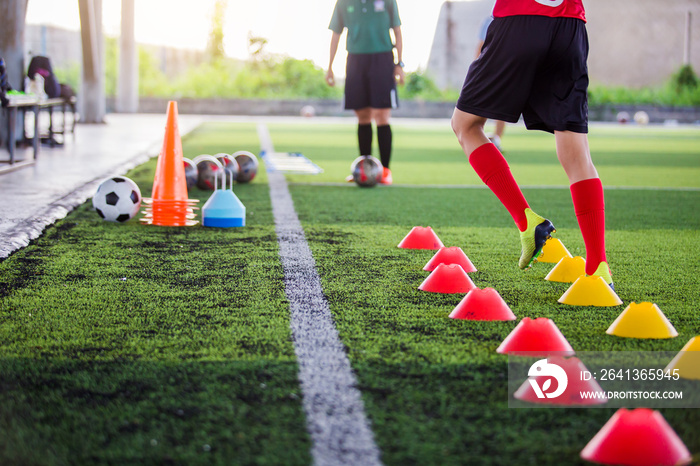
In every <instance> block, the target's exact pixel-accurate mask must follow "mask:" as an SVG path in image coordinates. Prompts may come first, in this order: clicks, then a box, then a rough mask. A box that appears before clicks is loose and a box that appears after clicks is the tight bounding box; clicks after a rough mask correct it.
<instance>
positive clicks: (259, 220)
mask: <svg viewBox="0 0 700 466" xmlns="http://www.w3.org/2000/svg"><path fill="white" fill-rule="evenodd" d="M348 121H349V120H348ZM393 126H394V138H395V139H394V140H395V155H394V159H393V163H392V171H393V172H394V181H395V182H396V184H397V185H396V186H392V187H377V188H373V189H360V188H357V187H356V186H354V184H348V183H344V182H343V179H344V177H345V176H346V175H347V174H348V171H349V165H350V162H351V161H352V159H353V158H354V157H355V156H356V139H355V133H354V131H355V126H354V125H353V124H352V123H343V124H337V123H318V122H316V121H315V120H313V119H307V120H300V122H299V123H296V124H281V123H274V124H272V123H271V124H269V125H268V127H269V130H270V134H271V137H272V139H273V143H274V145H275V148H276V149H277V150H278V151H298V152H302V153H303V154H304V155H306V156H308V157H310V158H311V159H312V160H313V161H314V162H315V163H317V164H319V165H320V166H321V167H322V168H324V170H325V171H324V173H323V174H321V175H317V176H308V175H307V176H305V175H293V176H288V179H289V180H290V191H291V193H292V196H293V199H294V202H295V208H296V210H297V213H298V214H299V218H300V220H301V222H302V225H303V227H304V229H305V232H306V238H307V240H308V242H309V245H310V247H311V250H312V252H313V254H314V258H315V260H316V264H317V268H318V272H319V275H320V277H321V280H322V284H323V290H324V293H325V295H326V297H327V299H328V301H329V304H330V307H331V311H332V313H333V316H334V318H335V323H336V326H337V328H338V330H339V333H340V337H341V339H342V341H343V343H344V344H345V345H346V347H347V351H348V355H349V357H350V360H351V363H352V367H353V369H354V370H355V372H356V375H357V377H358V387H359V388H360V390H361V392H362V395H363V399H364V402H365V408H366V412H367V415H368V417H369V419H370V421H371V423H372V429H373V432H374V434H375V438H376V441H377V444H378V446H379V448H380V450H381V453H382V461H383V462H384V463H385V464H387V465H412V464H416V465H418V464H420V465H450V464H455V465H458V464H460V465H461V464H493V465H502V464H534V465H538V466H542V465H560V464H578V463H581V462H582V461H581V460H580V459H579V456H578V455H579V452H580V450H581V449H582V448H583V446H585V444H586V443H587V442H588V440H590V438H591V437H592V436H593V435H595V433H596V432H597V431H598V430H599V429H600V428H601V427H602V425H603V424H604V423H605V422H606V421H607V420H608V419H609V417H610V416H611V415H612V413H613V412H614V411H615V410H614V409H611V408H589V409H571V408H568V409H545V408H532V409H512V408H508V395H507V386H508V383H507V382H508V380H507V357H506V356H503V355H499V354H497V353H496V352H495V349H496V348H497V347H498V345H499V344H500V343H501V342H502V341H503V339H504V338H505V337H506V336H507V335H508V333H509V332H510V331H511V330H512V329H513V327H514V326H515V325H516V323H517V321H515V322H468V321H457V320H453V319H449V318H448V317H447V316H448V314H449V313H450V312H451V311H452V309H454V307H455V306H456V304H457V303H458V302H459V300H460V299H461V298H462V295H442V294H435V293H426V292H422V291H420V290H418V285H419V284H420V283H421V282H422V281H423V279H424V278H425V277H426V276H427V275H428V273H427V272H424V271H423V270H422V267H423V266H424V265H425V263H426V262H427V261H428V260H429V259H430V258H431V257H432V255H433V253H434V252H433V251H420V250H405V249H399V248H397V247H396V246H397V244H398V243H399V241H401V239H402V238H403V237H404V236H405V235H406V234H407V233H408V231H409V230H410V229H411V227H413V226H416V225H424V226H425V225H430V226H432V227H433V228H434V230H435V231H436V233H437V234H438V235H439V236H440V238H441V239H442V241H443V242H444V243H445V245H447V246H460V247H461V248H462V249H463V250H464V251H465V253H466V254H467V255H468V256H469V258H470V259H471V261H472V262H473V263H474V265H475V266H476V267H477V268H478V271H477V272H475V273H473V274H470V275H471V277H472V279H473V281H474V282H475V284H476V285H477V286H479V287H487V286H490V287H493V288H495V289H496V290H498V291H499V293H500V294H501V296H502V297H503V298H504V299H505V300H506V302H507V303H508V304H509V306H510V307H511V309H512V310H513V312H514V313H515V314H516V316H517V317H518V319H520V318H522V317H526V316H528V317H550V318H552V319H553V320H554V321H555V323H556V324H557V326H558V327H559V328H560V330H561V331H562V333H563V334H564V335H565V337H566V338H567V339H568V341H569V342H570V343H571V345H572V346H573V348H574V349H575V350H577V351H635V350H643V351H671V352H675V351H678V350H680V348H681V347H682V346H683V345H684V344H685V343H686V342H687V341H688V340H689V339H690V338H691V337H692V336H695V335H698V334H700V314H699V312H700V311H698V309H699V307H698V302H700V294H699V293H698V289H700V252H698V250H699V248H698V247H699V246H700V233H699V232H698V230H699V227H700V215H698V213H697V206H698V205H699V203H700V190H698V189H697V188H700V176H698V175H700V131H699V130H698V129H697V128H656V127H647V128H639V127H635V126H626V127H622V126H610V127H593V128H592V129H591V134H590V144H591V148H592V151H593V154H594V161H595V162H596V164H597V167H598V169H599V171H600V173H601V176H602V177H603V181H604V183H605V184H606V186H618V187H621V188H620V189H608V190H607V191H606V206H607V226H608V234H607V243H608V256H609V261H610V265H611V267H612V269H613V274H614V279H615V284H616V287H617V290H618V293H619V295H620V297H621V298H622V299H623V301H624V302H625V304H628V303H629V302H631V301H637V302H640V301H651V302H654V303H656V304H657V305H658V306H659V307H660V308H661V309H662V310H663V312H664V313H665V314H666V316H667V317H668V318H669V320H670V321H671V322H672V324H673V325H674V326H675V328H676V330H677V331H678V333H679V336H678V337H677V338H674V339H669V340H635V339H622V338H617V337H613V336H609V335H606V334H605V330H606V329H607V327H608V326H609V325H610V323H612V321H613V320H614V319H615V318H616V317H617V315H618V314H619V313H620V312H621V311H622V309H623V307H622V306H620V307H614V308H593V307H572V306H566V305H562V304H559V303H558V302H557V299H558V298H559V296H561V294H562V293H563V292H564V291H565V290H566V288H567V284H562V283H552V282H547V281H545V280H544V276H545V275H546V273H547V272H548V271H549V270H550V269H551V267H552V265H553V264H542V263H538V264H535V266H534V267H533V268H532V269H531V270H528V271H524V272H523V271H521V270H519V269H518V268H517V258H518V256H519V248H520V246H519V241H518V235H517V231H516V229H515V227H514V225H513V222H512V220H511V219H510V217H509V216H508V215H507V213H506V212H505V210H504V209H503V208H502V206H501V205H500V203H499V202H498V201H497V199H496V198H495V196H493V194H491V193H490V192H489V191H488V190H487V189H484V188H483V187H481V182H480V180H478V177H476V175H475V174H474V173H473V172H472V171H471V168H470V167H469V165H468V163H467V162H466V158H465V156H464V154H462V152H461V150H460V149H459V147H458V145H457V144H456V141H455V139H454V135H452V134H451V130H450V129H449V125H448V124H445V122H442V123H432V122H431V123H420V124H419V123H403V122H402V123H395V124H394V125H393ZM506 131H507V132H506V137H505V138H504V147H505V153H506V156H507V158H508V160H509V163H510V164H511V166H512V167H513V172H514V174H515V176H516V178H517V179H518V180H519V181H520V182H521V183H523V184H524V185H528V186H531V187H529V188H526V189H524V192H525V195H526V197H527V198H528V200H529V201H530V203H531V205H532V207H533V209H534V210H535V211H537V212H540V213H542V214H544V215H546V216H548V217H549V218H551V219H552V221H553V222H554V224H555V225H556V227H557V237H558V238H560V239H561V240H562V242H563V243H564V244H565V246H566V247H567V248H568V249H569V250H570V251H571V252H572V254H574V255H583V254H584V246H583V240H582V238H581V236H580V232H579V231H578V227H577V223H576V218H575V216H574V214H573V206H572V204H571V198H570V194H569V191H568V189H567V186H566V185H567V183H566V178H565V177H564V175H563V172H562V170H561V168H560V167H559V165H558V163H557V161H556V156H555V155H554V142H553V138H552V137H551V135H547V134H540V133H535V132H525V131H524V130H523V129H522V128H520V127H517V126H509V127H508V129H507V130H506ZM258 148H259V142H258V140H257V134H256V126H255V124H253V123H250V124H230V123H223V122H216V123H208V124H206V125H203V126H201V127H200V128H198V129H197V130H196V131H195V132H193V133H191V134H190V135H189V136H188V137H187V138H185V140H184V141H183V152H184V155H185V156H186V157H190V158H193V157H195V156H196V155H199V154H202V153H208V154H216V153H219V152H228V153H231V152H234V151H236V150H250V151H252V152H255V153H257V152H258ZM154 170H155V159H154V160H151V161H150V162H148V163H147V164H145V165H143V166H141V167H138V168H137V169H135V170H133V171H131V172H130V173H129V174H128V176H129V177H131V178H132V179H134V180H135V181H136V182H137V183H138V184H139V186H140V187H141V190H142V192H143V194H144V196H148V195H149V190H150V187H151V184H152V181H153V175H154ZM266 179H267V178H266V175H265V173H264V169H263V167H262V166H261V169H260V170H259V173H258V176H257V177H256V179H255V180H254V181H253V183H251V184H247V185H236V186H235V188H234V191H235V192H236V194H237V196H238V197H239V198H240V199H241V201H242V202H243V203H244V204H245V205H246V208H247V219H246V222H247V226H246V227H245V228H239V229H212V228H203V227H201V226H195V227H189V228H188V227H177V228H171V227H153V226H146V225H141V224H140V223H139V222H138V221H137V220H132V221H130V222H128V223H127V224H125V225H114V224H111V223H107V222H103V221H101V220H100V219H99V218H98V216H97V215H96V214H95V213H94V212H92V211H91V209H90V204H89V203H87V204H86V205H83V206H81V207H80V208H78V209H77V210H76V211H74V212H72V213H71V214H70V215H69V216H68V217H67V218H66V219H65V220H62V221H60V222H58V223H57V224H56V225H55V226H53V227H51V228H49V229H47V231H46V233H45V234H44V235H43V236H42V237H41V238H39V239H38V240H36V241H34V242H33V243H32V244H31V245H30V246H28V247H27V248H24V249H22V250H20V251H17V252H16V253H14V254H12V255H11V256H10V257H9V258H7V259H6V260H4V261H2V262H0V463H1V464H42V465H44V464H47V465H54V464H56V465H59V464H311V461H312V460H311V456H310V439H309V435H308V434H307V432H306V426H305V419H304V415H303V410H302V407H301V397H302V393H301V389H300V387H299V385H298V382H297V378H296V377H297V365H296V360H295V356H294V350H293V346H292V342H291V332H290V329H289V309H288V303H287V301H286V299H285V296H284V281H283V274H282V269H281V266H280V263H279V257H278V249H277V240H276V236H275V228H274V223H273V218H272V214H271V207H270V201H269V194H268V187H267V185H266ZM438 185H440V186H438ZM457 185H462V186H461V187H460V186H457ZM464 186H472V187H464ZM545 187H546V188H545ZM659 187H661V188H669V189H650V188H659ZM623 188H624V189H623ZM637 188H640V189H637ZM689 188H690V189H689ZM210 194H211V193H210V192H205V191H200V190H197V189H194V190H192V191H191V192H190V197H193V198H198V199H200V206H201V204H203V203H204V202H205V201H206V199H207V198H208V196H209V195H210ZM661 411H662V413H663V415H664V416H665V418H666V419H667V420H668V422H669V424H671V425H672V426H673V428H674V429H675V430H676V432H677V433H678V434H679V436H680V437H681V438H682V439H683V441H684V442H685V444H686V446H687V447H688V448H689V449H690V450H691V452H693V453H694V455H695V461H696V462H697V461H699V460H700V457H698V455H699V454H700V429H698V426H700V411H699V410H697V409H685V410H683V409H662V410H661Z"/></svg>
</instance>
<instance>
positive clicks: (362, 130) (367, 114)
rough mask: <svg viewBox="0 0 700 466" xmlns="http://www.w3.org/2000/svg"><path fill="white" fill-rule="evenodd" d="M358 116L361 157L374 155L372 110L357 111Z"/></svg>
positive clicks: (369, 108) (366, 108)
mask: <svg viewBox="0 0 700 466" xmlns="http://www.w3.org/2000/svg"><path fill="white" fill-rule="evenodd" d="M355 115H356V116H357V143H358V146H359V148H360V155H372V138H373V134H372V108H371V107H365V108H360V109H357V110H355Z"/></svg>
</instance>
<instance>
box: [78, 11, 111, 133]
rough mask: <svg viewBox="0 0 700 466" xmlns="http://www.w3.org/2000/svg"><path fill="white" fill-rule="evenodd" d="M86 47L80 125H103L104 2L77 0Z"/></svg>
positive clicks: (80, 102)
mask: <svg viewBox="0 0 700 466" xmlns="http://www.w3.org/2000/svg"><path fill="white" fill-rule="evenodd" d="M78 7H79V9H80V35H81V39H82V45H83V82H82V87H81V95H80V96H78V99H79V105H80V122H81V123H104V116H105V113H106V105H107V104H106V100H105V68H104V36H103V35H102V0H78Z"/></svg>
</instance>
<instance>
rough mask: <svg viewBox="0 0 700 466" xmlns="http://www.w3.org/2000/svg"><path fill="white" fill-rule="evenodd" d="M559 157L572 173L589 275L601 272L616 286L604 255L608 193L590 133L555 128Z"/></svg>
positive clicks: (573, 196)
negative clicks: (593, 154)
mask: <svg viewBox="0 0 700 466" xmlns="http://www.w3.org/2000/svg"><path fill="white" fill-rule="evenodd" d="M554 135H555V139H556V143H557V157H558V158H559V161H560V163H561V165H562V167H563V168H564V171H565V172H566V175H567V176H568V177H569V184H570V185H571V186H570V189H571V199H572V201H573V203H574V212H575V213H576V219H577V220H578V224H579V227H580V229H581V235H582V236H583V242H584V244H585V245H586V275H599V276H601V277H603V279H605V282H606V283H608V284H609V285H610V286H613V281H612V276H611V273H610V268H609V266H608V263H607V258H606V255H605V197H604V194H603V184H602V183H601V181H600V178H599V177H598V172H597V171H596V169H595V166H594V165H593V161H592V160H591V155H590V150H589V148H588V136H587V135H586V134H584V133H576V132H571V131H556V132H555V133H554Z"/></svg>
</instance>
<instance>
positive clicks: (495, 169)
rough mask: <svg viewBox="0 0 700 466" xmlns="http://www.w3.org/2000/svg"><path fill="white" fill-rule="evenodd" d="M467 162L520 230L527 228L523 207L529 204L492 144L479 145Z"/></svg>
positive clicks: (506, 163)
mask: <svg viewBox="0 0 700 466" xmlns="http://www.w3.org/2000/svg"><path fill="white" fill-rule="evenodd" d="M469 163H470V164H471V166H472V167H473V168H474V171H475V172H476V174H477V175H479V178H481V181H483V182H484V183H486V186H488V187H489V189H490V190H491V191H493V193H494V194H495V195H496V197H497V198H498V199H499V200H500V201H501V203H502V204H503V206H504V207H505V208H506V209H507V210H508V213H510V215H511V217H513V220H514V221H515V224H516V225H517V226H518V229H519V230H520V231H525V230H526V229H527V217H525V209H527V208H528V207H530V205H529V204H528V203H527V201H526V200H525V196H523V193H522V191H520V187H519V186H518V183H516V182H515V178H513V175H512V174H511V172H510V167H509V166H508V162H506V159H505V158H503V155H502V154H501V152H500V151H499V150H498V149H496V146H495V145H493V144H484V145H483V146H479V147H478V148H477V149H476V150H475V151H474V152H472V153H471V155H469Z"/></svg>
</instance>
